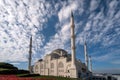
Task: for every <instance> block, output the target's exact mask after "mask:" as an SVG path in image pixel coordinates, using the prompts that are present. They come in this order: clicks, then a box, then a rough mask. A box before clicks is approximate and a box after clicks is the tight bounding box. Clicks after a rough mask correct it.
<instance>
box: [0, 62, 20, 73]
mask: <svg viewBox="0 0 120 80" xmlns="http://www.w3.org/2000/svg"><path fill="white" fill-rule="evenodd" d="M1 70H18V68H17V67H15V66H13V65H12V64H9V63H4V62H0V71H1Z"/></svg>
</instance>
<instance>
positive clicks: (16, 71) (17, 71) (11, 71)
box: [0, 69, 29, 74]
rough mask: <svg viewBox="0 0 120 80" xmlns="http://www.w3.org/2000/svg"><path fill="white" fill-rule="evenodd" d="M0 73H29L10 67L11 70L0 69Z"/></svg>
mask: <svg viewBox="0 0 120 80" xmlns="http://www.w3.org/2000/svg"><path fill="white" fill-rule="evenodd" d="M0 74H29V71H27V70H15V69H11V70H4V71H0Z"/></svg>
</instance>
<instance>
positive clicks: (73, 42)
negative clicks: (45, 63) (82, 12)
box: [70, 11, 76, 68]
mask: <svg viewBox="0 0 120 80" xmlns="http://www.w3.org/2000/svg"><path fill="white" fill-rule="evenodd" d="M70 21H71V54H72V56H71V58H72V64H71V67H73V68H75V54H76V53H75V33H74V28H75V25H74V16H73V13H72V11H71V20H70Z"/></svg>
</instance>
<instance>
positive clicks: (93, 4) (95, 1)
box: [90, 0, 100, 11]
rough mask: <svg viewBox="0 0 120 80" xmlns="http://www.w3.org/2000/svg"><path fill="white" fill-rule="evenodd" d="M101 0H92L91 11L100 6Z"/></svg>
mask: <svg viewBox="0 0 120 80" xmlns="http://www.w3.org/2000/svg"><path fill="white" fill-rule="evenodd" d="M99 2H100V0H91V3H90V11H93V10H95V9H96V8H97V7H98V6H99Z"/></svg>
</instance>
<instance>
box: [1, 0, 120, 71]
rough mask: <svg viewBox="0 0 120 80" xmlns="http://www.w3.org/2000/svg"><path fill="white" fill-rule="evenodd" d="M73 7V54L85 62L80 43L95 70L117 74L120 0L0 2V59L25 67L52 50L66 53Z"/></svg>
mask: <svg viewBox="0 0 120 80" xmlns="http://www.w3.org/2000/svg"><path fill="white" fill-rule="evenodd" d="M71 10H72V11H73V15H74V22H75V35H76V39H75V41H76V57H77V59H80V60H81V61H82V62H85V61H84V48H83V45H84V41H86V43H87V52H88V54H89V55H90V56H91V58H92V65H93V71H94V72H112V73H120V0H0V62H8V63H11V64H13V65H15V66H16V67H18V68H19V69H27V66H28V55H29V42H30V36H31V35H32V38H33V47H32V52H33V53H32V64H34V63H35V62H36V61H37V60H39V59H40V58H43V57H44V55H46V54H49V53H51V52H52V51H53V50H55V49H58V48H61V49H64V50H66V51H67V52H68V53H69V54H70V53H71V49H70V13H71Z"/></svg>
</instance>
